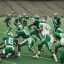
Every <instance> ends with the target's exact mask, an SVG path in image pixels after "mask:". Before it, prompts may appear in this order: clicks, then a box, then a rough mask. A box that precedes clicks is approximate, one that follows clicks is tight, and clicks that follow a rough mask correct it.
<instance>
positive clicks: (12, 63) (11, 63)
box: [0, 59, 18, 64]
mask: <svg viewBox="0 0 64 64" xmlns="http://www.w3.org/2000/svg"><path fill="white" fill-rule="evenodd" d="M0 61H3V62H6V63H9V64H18V63H15V62H9V61H6V60H2V59H1V60H0Z"/></svg>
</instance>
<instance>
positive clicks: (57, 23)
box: [52, 16, 61, 25]
mask: <svg viewBox="0 0 64 64" xmlns="http://www.w3.org/2000/svg"><path fill="white" fill-rule="evenodd" d="M52 20H53V21H54V22H55V24H56V25H59V24H61V22H60V21H59V20H61V17H60V16H53V18H52Z"/></svg>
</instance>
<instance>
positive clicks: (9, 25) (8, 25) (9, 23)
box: [8, 23, 12, 32]
mask: <svg viewBox="0 0 64 64" xmlns="http://www.w3.org/2000/svg"><path fill="white" fill-rule="evenodd" d="M8 27H9V30H8V32H10V30H11V29H12V27H11V25H10V23H8Z"/></svg>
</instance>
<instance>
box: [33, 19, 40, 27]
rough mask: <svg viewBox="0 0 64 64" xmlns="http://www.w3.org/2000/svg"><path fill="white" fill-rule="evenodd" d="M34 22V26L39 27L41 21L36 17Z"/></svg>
mask: <svg viewBox="0 0 64 64" xmlns="http://www.w3.org/2000/svg"><path fill="white" fill-rule="evenodd" d="M33 23H34V26H36V27H37V28H39V23H40V21H39V20H37V19H35V20H34V21H33Z"/></svg>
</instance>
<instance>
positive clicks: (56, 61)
mask: <svg viewBox="0 0 64 64" xmlns="http://www.w3.org/2000/svg"><path fill="white" fill-rule="evenodd" d="M52 55H53V57H54V59H55V61H56V62H57V61H58V60H57V57H56V55H55V54H52Z"/></svg>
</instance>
